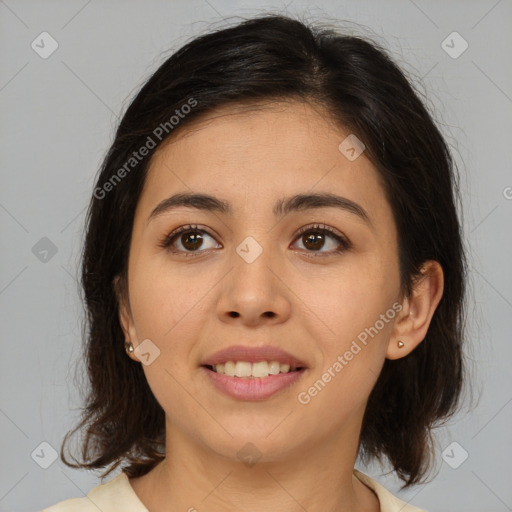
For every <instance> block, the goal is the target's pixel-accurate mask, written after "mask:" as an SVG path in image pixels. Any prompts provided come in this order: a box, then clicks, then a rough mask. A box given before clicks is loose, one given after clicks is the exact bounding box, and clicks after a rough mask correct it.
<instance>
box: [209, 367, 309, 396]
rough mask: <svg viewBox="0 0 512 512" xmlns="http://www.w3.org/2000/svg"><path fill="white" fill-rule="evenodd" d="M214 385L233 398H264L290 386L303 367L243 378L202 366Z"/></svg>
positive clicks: (297, 378) (301, 372)
mask: <svg viewBox="0 0 512 512" xmlns="http://www.w3.org/2000/svg"><path fill="white" fill-rule="evenodd" d="M201 369H202V370H203V371H204V372H206V375H207V376H208V377H209V379H210V380H211V382H212V383H213V385H214V386H216V387H217V389H219V390H220V391H222V392H224V393H226V395H229V396H231V397H233V398H238V399H240V400H265V399H266V398H269V397H271V396H272V395H274V394H276V393H278V392H279V391H282V390H283V389H286V388H288V387H290V386H292V385H293V384H294V383H295V382H297V380H299V379H300V378H301V377H302V374H303V373H304V372H305V371H306V369H305V368H302V369H301V370H297V371H294V372H289V373H278V374H277V375H269V376H268V377H258V378H243V377H229V376H227V375H223V374H220V373H217V372H214V371H213V370H209V369H208V368H206V367H204V366H202V367H201Z"/></svg>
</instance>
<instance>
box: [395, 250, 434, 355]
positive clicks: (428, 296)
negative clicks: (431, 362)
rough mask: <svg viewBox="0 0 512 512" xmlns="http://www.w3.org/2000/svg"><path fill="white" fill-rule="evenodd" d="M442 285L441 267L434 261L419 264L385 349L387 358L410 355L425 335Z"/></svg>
mask: <svg viewBox="0 0 512 512" xmlns="http://www.w3.org/2000/svg"><path fill="white" fill-rule="evenodd" d="M443 288H444V277H443V269H442V267H441V265H440V264H439V263H438V262H437V261H434V260H429V261H426V262H425V263H424V264H423V265H422V270H421V276H419V277H418V278H417V279H415V281H414V283H413V287H412V290H411V294H410V296H409V297H406V298H405V299H404V302H403V305H402V311H401V312H400V314H399V316H398V317H397V319H396V321H395V325H394V329H393V334H392V336H391V338H390V340H389V343H388V348H387V351H386V358H387V359H400V358H402V357H404V356H406V355H408V354H410V353H411V352H412V351H413V350H414V349H415V348H416V347H417V346H418V345H419V344H420V343H421V342H422V341H423V340H424V339H425V336H426V335H427V332H428V328H429V326H430V322H431V320H432V317H433V316H434V313H435V310H436V308H437V306H438V304H439V302H440V301H441V297H442V295H443Z"/></svg>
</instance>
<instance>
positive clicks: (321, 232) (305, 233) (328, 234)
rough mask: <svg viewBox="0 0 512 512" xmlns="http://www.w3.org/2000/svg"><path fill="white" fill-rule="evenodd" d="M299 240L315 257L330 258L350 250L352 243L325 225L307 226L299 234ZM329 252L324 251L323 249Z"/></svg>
mask: <svg viewBox="0 0 512 512" xmlns="http://www.w3.org/2000/svg"><path fill="white" fill-rule="evenodd" d="M297 240H300V241H301V242H302V245H303V246H304V249H305V251H306V252H309V253H317V254H314V255H315V256H317V255H318V256H328V255H329V254H336V253H339V252H343V251H345V250H347V249H350V247H351V246H352V245H351V243H350V242H349V241H348V240H347V239H346V238H345V237H344V236H343V235H341V234H340V233H338V232H336V231H334V230H333V229H332V228H329V227H327V226H325V225H322V226H320V225H315V226H313V227H311V226H306V227H305V228H302V229H301V230H300V232H299V234H298V237H297ZM324 248H327V250H325V251H322V249H324Z"/></svg>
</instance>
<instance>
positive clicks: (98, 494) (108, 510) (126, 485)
mask: <svg viewBox="0 0 512 512" xmlns="http://www.w3.org/2000/svg"><path fill="white" fill-rule="evenodd" d="M98 510H101V511H102V512H127V511H129V512H148V510H147V508H146V507H145V506H144V505H143V503H142V502H141V501H140V500H139V498H138V496H137V495H136V494H135V491H134V490H133V488H132V486H131V484H130V482H129V480H128V477H127V476H126V474H125V473H121V474H120V475H118V476H117V477H115V478H114V479H113V480H111V481H110V482H107V483H105V484H100V485H98V486H96V487H94V488H93V489H91V490H90V491H89V492H88V493H87V495H86V496H84V497H82V498H72V499H69V500H64V501H60V502H59V503H56V504H55V505H52V506H51V507H48V508H45V509H43V510H41V511H40V512H98Z"/></svg>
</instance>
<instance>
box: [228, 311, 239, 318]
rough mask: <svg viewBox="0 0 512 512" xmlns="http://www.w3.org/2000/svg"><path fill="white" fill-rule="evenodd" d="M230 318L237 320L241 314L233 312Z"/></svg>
mask: <svg viewBox="0 0 512 512" xmlns="http://www.w3.org/2000/svg"><path fill="white" fill-rule="evenodd" d="M229 316H230V317H231V318H237V317H239V316H240V314H239V313H237V312H236V311H231V312H230V313H229Z"/></svg>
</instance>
